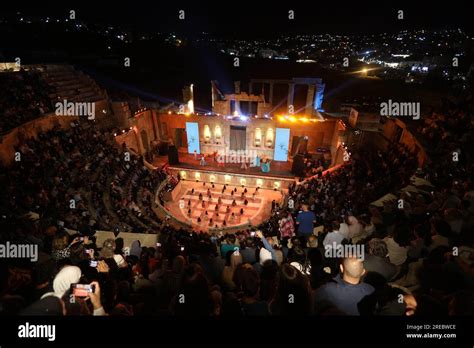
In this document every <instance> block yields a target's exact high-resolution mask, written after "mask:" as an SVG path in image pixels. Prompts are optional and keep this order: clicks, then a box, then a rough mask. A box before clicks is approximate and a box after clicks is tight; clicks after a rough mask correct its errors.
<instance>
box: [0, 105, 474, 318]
mask: <svg viewBox="0 0 474 348" xmlns="http://www.w3.org/2000/svg"><path fill="white" fill-rule="evenodd" d="M470 107H472V105H470ZM465 112H468V113H469V115H471V114H472V109H468V110H467V111H466V110H464V111H459V110H458V111H452V112H451V113H449V115H450V116H452V117H454V118H457V119H458V118H459V120H458V121H452V120H451V119H450V118H449V117H445V118H439V117H436V118H435V119H432V122H431V123H430V121H426V125H425V126H424V127H426V128H425V129H426V131H425V133H428V134H431V132H434V133H433V134H439V135H441V137H442V138H443V139H444V140H443V141H446V142H447V143H446V144H445V146H446V148H447V149H449V151H451V149H456V148H458V145H459V144H458V143H459V142H461V143H462V144H461V145H463V146H464V144H466V143H472V125H471V124H470V123H466V122H464V118H465V115H466V114H465ZM433 124H435V125H436V126H433ZM461 125H462V127H461ZM72 126H73V127H72V128H71V129H70V130H69V131H64V130H58V129H54V130H51V131H49V132H47V133H45V134H42V135H40V136H39V138H38V139H28V140H26V141H25V142H24V143H22V144H21V145H20V146H19V147H18V149H17V151H18V152H19V153H20V154H21V160H20V161H17V162H15V163H13V164H12V166H11V167H10V168H5V175H4V176H3V177H2V180H3V181H4V182H3V187H5V188H6V190H5V194H4V197H3V198H2V202H4V203H3V204H4V206H3V207H2V212H3V213H2V216H1V219H2V220H1V225H2V226H1V229H2V231H4V233H3V234H2V237H1V238H2V242H3V243H5V242H6V241H10V242H12V243H13V242H15V243H27V244H34V245H37V246H38V249H39V251H40V253H39V257H38V261H37V262H35V263H30V262H29V261H27V260H22V259H11V260H9V261H10V262H8V263H2V265H1V266H0V268H1V274H3V276H2V278H1V279H0V296H1V301H0V306H1V307H0V313H2V314H3V315H124V316H130V315H162V316H166V315H174V316H177V317H183V318H196V317H203V316H211V317H218V318H242V317H254V316H285V317H302V316H308V315H318V316H325V315H364V316H374V315H398V316H404V315H406V316H411V315H463V314H474V296H473V295H474V291H473V285H474V284H473V280H474V278H473V276H474V272H473V262H474V249H473V242H474V238H473V233H472V231H473V230H474V229H473V223H474V215H473V213H474V190H473V183H472V177H471V176H470V173H472V169H473V168H472V163H470V162H469V160H468V159H469V158H472V157H471V155H472V154H471V153H470V152H469V151H471V150H470V149H469V148H468V147H463V151H465V152H463V154H462V156H461V157H460V160H459V161H453V160H452V153H451V154H449V153H447V152H446V151H441V150H442V149H440V151H434V152H433V153H432V156H431V158H430V162H429V165H427V166H426V167H425V168H423V169H422V168H417V166H418V165H417V159H416V157H415V155H414V154H412V153H410V152H409V151H408V149H407V148H406V147H405V146H403V145H400V144H391V145H389V146H388V147H387V148H386V149H385V150H379V151H356V150H354V151H352V157H351V159H350V160H349V161H348V162H347V163H346V164H344V165H343V166H341V167H340V168H338V169H336V170H334V171H330V172H326V173H324V174H323V173H322V172H321V171H317V174H316V175H315V176H314V177H311V178H310V179H307V180H305V181H302V182H300V183H295V184H294V185H292V186H291V187H290V189H289V194H288V197H287V199H286V201H285V203H284V204H283V205H280V204H276V202H273V204H272V216H271V218H270V219H269V220H268V221H266V222H265V223H263V224H262V225H261V226H258V227H257V228H249V229H248V230H245V231H239V232H236V233H226V234H224V233H223V232H212V233H200V232H196V231H190V230H188V229H185V228H177V227H173V225H171V224H170V223H169V222H168V221H162V220H160V219H158V218H157V217H156V215H155V214H154V213H153V211H152V210H151V208H152V207H153V204H154V203H153V201H154V190H155V189H156V187H157V186H158V185H159V184H160V183H161V182H163V180H164V179H165V178H166V177H167V175H168V174H167V173H166V171H164V170H157V171H155V172H151V171H150V170H148V169H147V168H146V167H145V162H144V161H143V159H141V158H139V157H137V156H133V155H132V156H131V159H130V161H125V160H123V156H124V155H126V154H127V153H129V150H128V149H127V148H126V147H125V146H123V147H122V148H121V149H120V148H119V147H117V146H115V145H114V138H113V136H112V134H111V133H110V132H103V131H102V132H99V131H98V130H97V129H95V128H94V127H93V126H92V127H91V126H89V127H87V126H84V125H82V124H79V123H74V124H72ZM433 127H434V129H431V128H433ZM441 130H442V131H441ZM446 133H449V135H446ZM449 155H451V157H450V156H449ZM388 193H390V194H391V196H389V197H388V198H387V199H380V198H381V197H384V196H385V195H387V194H388ZM32 213H33V214H32ZM28 214H29V215H28ZM35 214H36V215H37V218H36V219H35V218H34V216H33V215H35ZM64 227H68V228H72V229H74V230H75V232H72V233H68V232H67V231H66V230H65V228H64ZM99 228H104V229H109V230H113V231H114V232H115V238H114V239H107V240H105V241H103V242H101V243H98V238H97V236H96V235H95V231H96V230H97V229H99ZM126 228H131V229H132V230H133V231H137V232H153V233H156V235H157V240H156V245H154V246H153V247H149V246H142V245H141V244H140V242H139V241H138V240H136V241H134V242H133V243H132V244H131V245H130V246H125V242H124V239H122V238H121V236H120V232H121V231H124V230H125V229H126ZM341 251H342V254H340V252H341ZM94 261H97V263H95V262H94ZM76 283H80V284H89V285H91V287H90V291H89V292H88V293H86V294H85V295H84V296H83V294H77V295H74V294H75V292H74V291H75V290H74V289H73V286H72V284H76ZM71 295H72V296H71Z"/></svg>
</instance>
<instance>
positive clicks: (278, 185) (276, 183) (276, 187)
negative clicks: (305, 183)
mask: <svg viewBox="0 0 474 348" xmlns="http://www.w3.org/2000/svg"><path fill="white" fill-rule="evenodd" d="M280 185H281V184H280V182H279V181H275V182H274V183H273V187H274V189H275V190H278V189H279V188H280Z"/></svg>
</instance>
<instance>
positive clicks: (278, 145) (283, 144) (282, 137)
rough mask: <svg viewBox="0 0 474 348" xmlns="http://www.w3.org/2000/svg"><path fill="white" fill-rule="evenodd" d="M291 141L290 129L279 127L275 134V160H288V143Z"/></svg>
mask: <svg viewBox="0 0 474 348" xmlns="http://www.w3.org/2000/svg"><path fill="white" fill-rule="evenodd" d="M289 143H290V129H289V128H277V129H276V136H275V152H274V155H273V159H274V160H275V161H285V162H286V161H288V145H289Z"/></svg>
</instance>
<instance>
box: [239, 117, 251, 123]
mask: <svg viewBox="0 0 474 348" xmlns="http://www.w3.org/2000/svg"><path fill="white" fill-rule="evenodd" d="M248 119H249V118H248V117H247V116H243V115H242V116H240V120H241V121H244V122H245V121H248Z"/></svg>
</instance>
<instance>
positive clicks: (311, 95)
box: [305, 85, 315, 116]
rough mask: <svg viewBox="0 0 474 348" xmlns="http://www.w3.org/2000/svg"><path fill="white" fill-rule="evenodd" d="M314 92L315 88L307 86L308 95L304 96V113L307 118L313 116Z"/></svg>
mask: <svg viewBox="0 0 474 348" xmlns="http://www.w3.org/2000/svg"><path fill="white" fill-rule="evenodd" d="M314 92H315V86H314V85H308V94H307V95H306V107H305V113H306V115H307V116H312V115H313V102H314Z"/></svg>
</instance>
